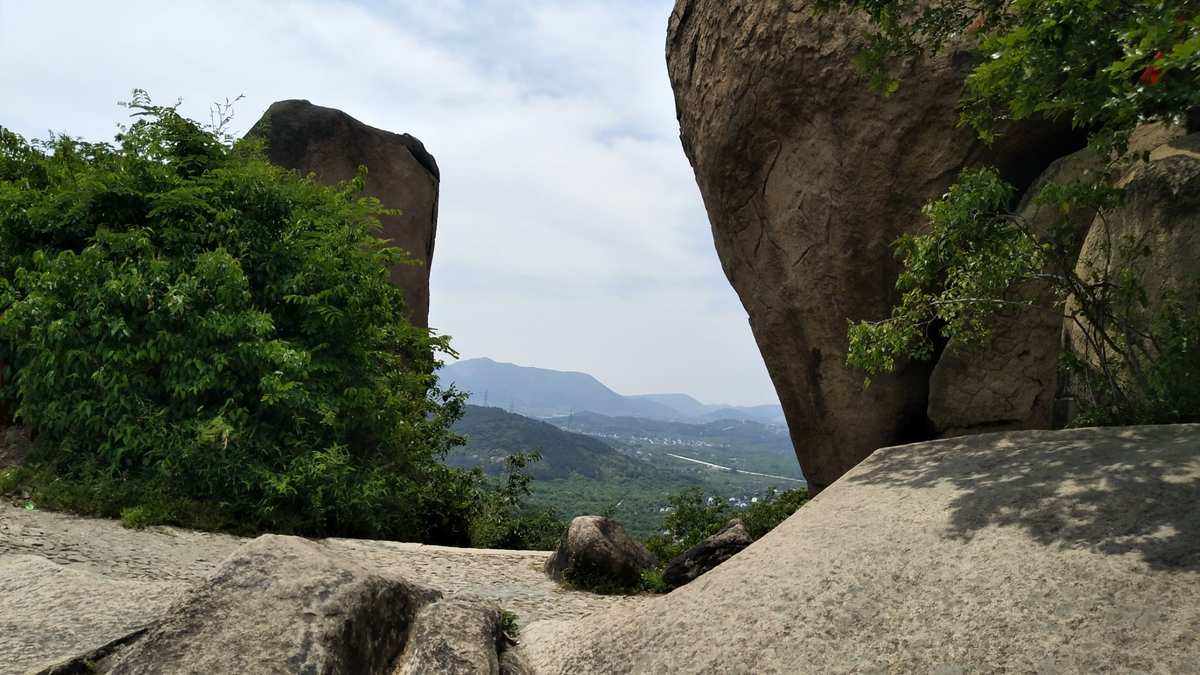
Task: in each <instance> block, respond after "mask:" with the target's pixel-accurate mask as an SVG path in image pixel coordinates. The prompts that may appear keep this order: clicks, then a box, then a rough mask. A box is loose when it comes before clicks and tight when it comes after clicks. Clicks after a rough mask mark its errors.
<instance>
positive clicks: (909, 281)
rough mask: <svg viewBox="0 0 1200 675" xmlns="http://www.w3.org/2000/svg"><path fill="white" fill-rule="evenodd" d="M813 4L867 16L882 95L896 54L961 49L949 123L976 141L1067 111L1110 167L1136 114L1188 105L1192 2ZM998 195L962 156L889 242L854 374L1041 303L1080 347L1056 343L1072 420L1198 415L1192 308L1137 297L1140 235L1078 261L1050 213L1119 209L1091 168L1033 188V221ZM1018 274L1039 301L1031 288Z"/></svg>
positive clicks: (1158, 117) (891, 0)
mask: <svg viewBox="0 0 1200 675" xmlns="http://www.w3.org/2000/svg"><path fill="white" fill-rule="evenodd" d="M825 4H826V5H827V6H836V5H846V6H850V7H855V8H858V9H861V10H864V11H865V12H866V13H867V15H869V17H870V18H871V28H870V29H869V30H868V32H867V34H866V35H865V36H864V41H863V42H864V43H863V50H862V52H861V54H860V57H859V60H858V65H859V66H860V67H861V68H862V69H863V72H864V73H866V74H868V75H869V76H870V78H871V80H872V82H873V83H874V84H875V85H876V86H877V87H879V88H880V89H882V90H883V91H884V93H885V94H886V93H888V92H890V91H894V90H895V88H896V87H898V86H902V85H903V83H902V82H901V81H900V80H899V79H897V76H896V74H897V73H899V72H901V71H900V67H901V64H903V63H904V62H905V59H904V58H900V57H907V56H912V55H922V54H930V53H937V52H939V51H943V50H946V49H962V48H968V49H973V50H974V54H975V60H974V62H973V64H972V67H971V70H970V72H969V74H968V75H967V78H966V87H965V90H964V94H963V99H962V101H961V110H962V118H961V119H962V123H963V124H965V125H968V126H970V127H972V128H973V129H974V130H975V131H977V132H978V134H979V136H980V137H981V138H982V139H984V140H985V141H989V142H990V141H991V140H993V139H994V138H995V137H996V135H997V134H998V133H1003V130H1004V126H1005V125H1007V124H1009V123H1011V122H1013V121H1020V120H1027V119H1032V118H1042V119H1050V120H1058V121H1066V122H1070V124H1071V125H1072V126H1073V127H1074V128H1076V129H1081V130H1084V131H1086V132H1088V133H1089V134H1090V145H1091V147H1092V148H1093V149H1094V150H1095V151H1097V152H1098V153H1099V156H1101V157H1105V158H1108V159H1109V160H1110V162H1111V163H1112V164H1113V165H1117V164H1118V163H1121V164H1127V163H1128V161H1129V160H1142V159H1145V157H1128V156H1126V153H1127V148H1128V140H1129V136H1130V134H1131V133H1132V131H1133V130H1134V129H1135V128H1136V127H1137V126H1138V125H1139V124H1144V123H1148V122H1163V123H1166V124H1168V125H1181V124H1184V123H1185V122H1191V123H1193V124H1194V123H1195V120H1194V119H1192V120H1189V119H1188V118H1189V117H1194V109H1195V108H1196V106H1198V105H1200V86H1198V85H1200V79H1198V77H1200V13H1198V12H1197V11H1196V10H1197V7H1196V4H1195V3H1194V2H1191V1H1190V0H1167V1H1162V0H1152V1H1151V0H1135V1H1134V2H1124V1H1119V2H1118V1H1116V0H987V1H986V2H983V3H979V2H965V1H963V0H946V1H942V2H936V3H932V4H930V3H925V2H917V1H916V0H843V1H833V0H831V1H830V2H827V3H825ZM1013 197H1014V191H1013V189H1012V187H1011V186H1009V185H1007V184H1005V183H1004V181H1002V180H1001V179H1000V178H999V176H998V175H997V174H996V173H995V172H994V171H991V170H971V171H965V172H963V173H962V174H961V175H960V176H959V179H958V182H957V183H956V184H955V185H954V186H952V187H951V188H950V190H949V192H948V193H947V194H946V195H945V196H943V197H942V198H941V199H940V200H937V201H935V202H933V203H931V204H930V205H929V206H927V207H926V209H925V214H926V216H927V217H928V220H929V229H928V231H927V232H925V233H922V234H920V235H916V236H905V237H902V238H901V239H900V240H899V241H897V242H896V251H897V255H898V257H899V258H900V259H901V261H902V262H903V265H904V271H903V272H902V274H901V276H900V278H899V280H898V282H897V290H898V291H899V292H900V294H901V298H900V302H899V303H898V304H897V305H896V307H895V308H894V309H893V312H892V316H891V317H890V318H889V319H887V320H884V321H878V322H860V323H858V324H854V325H851V327H850V330H849V354H848V358H847V361H848V363H849V364H851V365H853V366H857V367H859V368H862V369H863V370H865V371H866V373H867V375H868V377H869V376H870V375H873V374H877V373H881V372H888V371H892V370H894V369H895V368H896V367H897V366H898V364H899V363H900V362H901V361H902V360H905V359H910V358H911V359H918V360H927V359H929V358H931V357H932V355H933V353H934V351H935V345H936V344H937V343H938V341H940V340H944V339H948V338H954V339H955V340H956V344H957V345H958V346H959V348H970V347H972V346H978V345H980V344H982V343H984V341H986V339H987V338H988V336H989V325H990V324H991V321H992V320H993V319H994V318H995V317H996V316H998V315H1003V314H1004V313H1006V312H1010V311H1012V310H1016V309H1021V308H1024V307H1030V306H1035V305H1036V306H1038V307H1049V308H1051V310H1052V311H1060V312H1062V313H1063V314H1064V317H1065V318H1066V320H1067V321H1068V322H1071V323H1073V324H1074V325H1075V326H1076V327H1077V328H1078V333H1079V334H1080V335H1082V342H1083V343H1084V344H1082V345H1074V346H1073V349H1074V350H1076V351H1075V352H1073V353H1068V354H1065V355H1064V357H1063V367H1064V370H1065V372H1066V373H1067V374H1069V376H1070V377H1071V379H1072V382H1073V385H1072V386H1073V389H1075V390H1076V391H1077V392H1080V393H1081V394H1082V396H1081V398H1080V399H1079V402H1080V403H1081V404H1082V405H1081V410H1080V412H1079V414H1078V416H1077V418H1076V419H1075V420H1074V423H1076V424H1132V423H1149V422H1178V421H1187V420H1192V419H1200V394H1198V393H1197V391H1196V390H1197V385H1196V384H1194V382H1195V379H1196V376H1195V373H1197V372H1198V371H1200V353H1198V347H1197V342H1200V324H1198V323H1197V321H1196V319H1195V317H1194V316H1193V315H1192V314H1190V313H1189V311H1188V310H1187V307H1194V306H1195V305H1194V304H1190V303H1189V302H1184V301H1183V298H1181V297H1177V296H1164V297H1157V298H1154V297H1149V296H1148V295H1147V293H1146V291H1145V289H1144V288H1143V284H1142V278H1141V274H1140V272H1139V271H1138V268H1137V265H1136V263H1137V260H1138V259H1139V258H1142V257H1144V256H1145V255H1147V254H1148V249H1146V248H1145V242H1138V241H1129V240H1127V239H1125V238H1120V237H1111V236H1104V237H1101V239H1102V240H1103V241H1104V244H1103V245H1104V246H1105V247H1108V250H1105V251H1102V252H1101V257H1103V258H1105V259H1116V260H1121V261H1123V264H1122V265H1118V266H1112V267H1110V268H1106V269H1102V270H1089V271H1088V272H1087V273H1084V274H1081V273H1080V272H1079V271H1078V270H1076V268H1075V263H1076V260H1075V255H1076V252H1077V251H1078V250H1079V248H1078V246H1079V243H1080V242H1078V241H1077V240H1076V236H1077V232H1076V230H1075V228H1074V227H1073V226H1072V225H1071V223H1070V222H1068V220H1067V218H1066V217H1065V214H1068V213H1070V212H1072V210H1076V211H1077V210H1078V209H1089V210H1090V211H1094V212H1095V213H1096V214H1097V225H1094V227H1101V228H1105V230H1106V231H1105V232H1104V234H1105V235H1108V232H1107V228H1108V224H1107V222H1106V221H1105V216H1106V214H1107V213H1108V212H1110V211H1111V210H1112V209H1113V208H1115V207H1117V206H1119V205H1120V203H1121V199H1122V193H1121V190H1119V189H1115V188H1112V187H1110V186H1109V185H1108V184H1107V183H1106V182H1105V175H1104V174H1103V173H1101V174H1098V175H1096V176H1094V177H1093V179H1092V180H1091V181H1090V182H1081V183H1076V184H1069V185H1049V186H1047V187H1046V188H1045V189H1044V190H1043V191H1042V192H1041V194H1039V195H1037V196H1036V198H1037V199H1039V200H1041V201H1042V202H1043V203H1046V204H1050V205H1052V206H1054V207H1055V208H1057V209H1058V210H1059V212H1060V213H1062V214H1064V217H1063V218H1062V219H1061V220H1060V222H1059V223H1057V224H1056V225H1055V226H1054V227H1052V228H1051V229H1050V231H1048V232H1035V231H1032V230H1031V229H1030V227H1029V224H1028V223H1025V222H1022V221H1021V220H1020V219H1019V218H1017V217H1016V216H1015V215H1013V214H1012V213H1011V212H1010V211H1009V209H1010V207H1011V206H1012V203H1011V202H1012V200H1013ZM1030 288H1045V289H1046V290H1047V292H1048V293H1049V297H1041V298H1031V297H1030V296H1029V295H1028V293H1026V291H1028V290H1029V289H1030ZM1198 297H1200V295H1198ZM1190 299H1191V298H1188V300H1190ZM1078 352H1081V353H1078ZM868 382H869V380H868Z"/></svg>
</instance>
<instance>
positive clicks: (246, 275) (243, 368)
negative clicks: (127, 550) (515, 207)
mask: <svg viewBox="0 0 1200 675" xmlns="http://www.w3.org/2000/svg"><path fill="white" fill-rule="evenodd" d="M129 105H130V108H131V110H132V111H133V114H134V117H135V118H136V121H134V122H133V123H132V124H131V125H130V126H129V127H128V128H126V129H125V130H124V131H123V133H122V134H120V135H119V136H118V139H117V140H118V143H117V144H116V145H109V144H94V143H85V142H82V141H78V140H74V139H71V138H68V137H65V136H60V137H57V138H53V139H50V140H49V141H45V142H36V141H35V142H32V143H29V142H26V141H24V140H23V139H21V138H20V137H18V136H16V135H15V134H12V133H11V132H7V131H4V132H2V133H0V313H2V314H0V362H2V363H3V367H4V379H3V382H4V385H3V390H2V391H0V395H2V396H3V398H4V400H5V401H6V402H8V403H9V404H10V405H11V406H12V409H13V410H14V411H15V415H16V417H17V418H18V419H19V420H20V421H21V422H23V423H24V424H26V425H28V426H29V427H30V428H31V429H32V430H33V432H34V434H35V438H36V447H35V448H34V450H33V451H32V453H31V455H30V457H29V465H30V467H31V468H30V470H29V471H28V472H27V473H26V478H27V479H28V484H29V486H30V489H31V490H32V491H33V494H34V496H35V498H38V499H41V500H43V501H44V502H48V503H57V504H58V505H60V506H64V507H68V508H79V509H82V510H87V511H90V512H95V513H100V514H104V515H117V514H121V515H122V517H123V518H124V519H125V520H126V521H127V522H130V523H131V524H138V525H141V524H146V523H150V522H176V523H182V524H188V523H194V522H196V520H197V519H198V518H199V516H198V515H197V514H207V515H206V516H205V517H206V518H207V517H212V518H213V521H214V522H217V523H220V524H223V525H225V526H228V527H231V528H234V529H239V530H244V531H257V530H274V531H285V532H297V533H303V534H314V535H315V534H341V535H357V536H374V537H387V538H395V539H408V540H424V541H441V542H461V541H465V539H466V536H467V531H466V530H467V524H466V523H467V520H468V518H469V515H470V512H471V510H472V509H473V508H474V507H475V505H476V504H477V503H478V500H479V491H480V488H479V479H478V477H477V476H473V475H471V474H467V473H464V472H461V471H456V470H452V469H448V468H446V467H444V466H442V465H441V464H440V463H439V461H438V460H439V459H440V458H441V457H442V456H443V455H444V454H445V453H446V451H447V450H448V449H449V448H451V447H452V446H454V445H455V444H456V443H457V442H458V439H457V437H456V435H455V434H454V433H452V432H451V430H450V425H451V424H452V423H453V422H454V420H455V419H457V418H458V417H459V415H460V414H461V410H462V397H461V396H460V395H459V394H458V393H456V392H454V391H440V390H438V389H437V386H436V378H435V376H434V370H435V368H436V367H437V365H438V361H437V359H438V356H439V355H440V354H445V353H449V352H450V349H449V343H448V341H447V338H445V337H438V336H433V335H431V334H430V333H429V331H427V330H424V329H420V328H417V327H414V326H412V325H411V324H410V323H409V322H408V321H407V319H406V318H405V312H404V303H403V298H402V293H401V292H400V291H399V289H397V288H396V287H395V286H393V285H392V284H390V283H389V282H388V269H389V268H390V267H391V266H393V265H395V264H399V263H401V262H403V261H404V256H403V252H401V251H399V250H397V249H394V248H389V247H387V246H385V245H384V244H383V243H382V242H381V241H380V240H378V239H377V238H375V237H374V236H373V232H374V231H375V230H376V228H377V227H378V223H377V220H376V216H377V215H378V214H380V213H382V210H381V208H380V206H379V204H378V202H377V201H376V200H373V199H367V198H360V197H358V193H359V192H360V190H361V188H362V175H361V174H360V175H359V177H358V178H357V179H356V180H354V181H351V182H349V183H346V184H343V185H340V186H338V187H336V188H329V187H323V186H320V185H318V184H316V183H314V182H312V181H310V180H307V179H304V178H301V177H299V176H297V175H295V174H294V173H291V172H288V171H284V170H282V169H279V168H277V167H274V166H272V165H271V164H269V163H268V162H267V161H266V160H265V159H264V158H263V156H262V153H261V148H259V147H257V146H255V145H254V144H253V143H248V142H239V143H236V144H232V145H231V144H227V143H225V142H223V141H222V138H221V136H220V130H206V129H204V128H202V127H200V126H199V125H197V124H196V123H194V122H192V121H190V120H187V119H185V118H183V117H182V116H180V115H179V114H178V113H177V112H176V110H175V109H174V108H172V107H163V106H156V105H153V104H152V103H151V102H150V101H149V99H148V98H147V97H146V96H145V95H144V94H142V93H140V92H137V93H135V97H134V100H133V102H132V103H131V104H129Z"/></svg>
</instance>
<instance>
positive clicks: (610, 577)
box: [546, 516, 655, 592]
mask: <svg viewBox="0 0 1200 675" xmlns="http://www.w3.org/2000/svg"><path fill="white" fill-rule="evenodd" d="M654 563H655V559H654V556H653V555H651V554H650V552H649V551H647V550H646V547H645V546H642V545H641V544H640V543H639V542H637V541H635V540H634V539H633V538H632V537H630V536H629V535H628V534H626V533H625V528H624V527H621V524H620V523H618V522H617V521H615V520H612V519H610V518H604V517H603V516H579V517H578V518H576V519H574V520H572V521H571V525H570V526H569V527H568V528H567V531H566V532H565V533H563V537H562V539H561V540H560V541H559V543H558V548H556V549H555V550H554V553H552V554H551V555H550V558H549V559H548V560H547V561H546V574H548V575H549V576H550V578H551V579H555V580H557V581H564V582H567V583H570V584H572V585H574V586H577V587H579V588H583V589H588V590H596V591H601V592H610V591H622V590H630V589H633V588H635V587H637V586H638V584H639V583H640V582H641V576H642V572H644V571H645V570H648V569H650V568H651V567H653V566H654Z"/></svg>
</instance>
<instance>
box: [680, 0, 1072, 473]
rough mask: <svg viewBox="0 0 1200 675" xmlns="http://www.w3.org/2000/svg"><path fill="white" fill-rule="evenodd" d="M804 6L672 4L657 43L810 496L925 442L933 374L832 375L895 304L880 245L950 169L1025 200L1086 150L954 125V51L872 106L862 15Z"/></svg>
mask: <svg viewBox="0 0 1200 675" xmlns="http://www.w3.org/2000/svg"><path fill="white" fill-rule="evenodd" d="M817 4H818V3H817V2H815V0H760V1H756V2H741V1H730V0H677V2H676V5H675V9H674V12H673V13H672V15H671V19H670V25H669V29H668V36H667V65H668V71H669V74H670V78H671V84H672V86H673V88H674V91H675V103H676V110H677V113H678V116H679V123H680V129H681V139H682V142H683V147H684V151H685V152H686V153H687V156H688V158H689V160H690V161H691V163H692V167H693V169H694V170H695V174H696V181H697V183H698V184H699V187H700V192H701V194H702V196H703V197H704V204H705V207H706V208H707V211H708V215H709V220H710V221H711V224H712V230H713V238H714V240H715V242H716V246H717V252H718V254H719V255H720V258H721V264H722V266H723V267H724V270H725V274H726V276H727V277H728V278H729V280H730V282H731V283H732V285H733V287H734V289H735V290H736V291H737V293H738V295H739V296H740V298H741V301H742V304H743V305H744V306H745V308H746V312H747V314H748V315H749V318H750V326H751V328H752V330H753V332H754V336H755V339H756V340H757V342H758V345H759V349H760V350H761V351H762V354H763V358H764V360H765V362H766V366H767V369H768V371H769V372H770V374H771V379H772V380H773V382H774V384H775V389H776V392H777V393H778V394H779V398H780V401H781V403H782V404H783V407H784V411H785V413H786V415H787V420H788V425H789V427H790V429H791V434H792V440H793V442H794V445H795V448H796V454H797V456H798V458H799V459H800V464H801V466H802V468H803V470H804V474H805V476H806V477H807V478H808V479H809V483H810V485H811V487H812V488H813V489H814V490H820V489H821V488H823V487H824V486H826V485H829V484H830V483H831V482H833V481H834V480H835V479H836V478H837V477H838V476H840V475H841V474H842V473H844V472H845V471H846V470H848V469H849V468H850V467H852V466H854V465H855V464H856V463H858V462H859V461H860V460H861V459H862V458H864V457H866V456H867V455H868V454H869V453H870V452H871V451H872V450H874V449H875V448H877V447H880V446H882V445H889V444H892V443H894V442H898V441H903V440H919V439H920V438H924V437H928V436H929V435H930V433H931V430H930V429H929V423H928V420H927V417H926V404H927V392H928V386H929V385H928V378H929V373H930V368H931V367H930V366H929V365H926V364H913V365H910V366H908V367H906V368H904V369H902V370H901V371H900V372H898V373H897V374H895V375H892V376H888V377H880V378H876V379H875V380H874V381H873V383H872V385H871V387H870V388H867V389H864V388H863V374H862V373H861V372H859V371H855V370H852V369H850V368H848V367H847V366H846V364H845V360H846V345H847V338H846V332H847V322H848V320H862V319H870V320H876V319H881V318H884V317H885V316H887V315H888V313H889V311H890V308H891V306H892V304H893V303H894V301H895V300H897V299H898V298H897V294H896V291H895V288H894V285H895V281H896V277H897V274H898V271H899V268H898V264H897V262H896V261H895V259H894V258H893V254H892V248H891V245H892V242H893V241H894V240H895V239H896V238H897V237H898V236H899V235H900V234H903V233H907V232H915V231H917V230H918V229H920V228H921V227H922V226H923V225H924V219H923V217H922V216H921V214H920V208H921V206H922V205H923V204H924V203H926V202H927V201H929V200H930V199H931V198H935V197H937V196H939V195H940V194H942V193H943V192H944V190H945V189H946V187H947V186H948V185H949V184H950V182H951V181H953V180H954V179H955V177H956V176H957V174H958V172H959V170H960V169H962V168H963V167H965V166H968V165H970V164H973V163H976V162H987V163H992V164H995V165H997V166H998V167H999V169H1000V170H1001V173H1002V174H1003V175H1004V176H1006V177H1008V178H1010V179H1012V180H1013V181H1014V182H1015V183H1016V184H1017V185H1018V186H1019V187H1024V186H1027V185H1029V184H1030V183H1031V182H1032V181H1033V180H1034V179H1035V178H1036V177H1037V176H1038V175H1039V174H1040V173H1041V171H1042V170H1043V169H1044V168H1045V167H1046V166H1047V165H1048V164H1049V163H1050V162H1051V161H1052V160H1053V159H1056V158H1058V157H1060V156H1063V155H1065V154H1067V153H1068V152H1070V151H1073V150H1075V149H1078V148H1079V147H1082V144H1081V143H1080V142H1079V141H1078V140H1077V139H1075V138H1073V137H1072V135H1071V134H1069V133H1068V134H1062V133H1058V132H1059V130H1056V129H1050V128H1048V127H1047V126H1046V125H1027V126H1025V127H1021V128H1019V129H1012V130H1009V132H1008V133H1006V134H1004V135H1003V136H1002V137H1001V138H1000V139H999V140H998V141H997V142H996V143H995V144H994V145H993V146H992V147H990V148H987V147H984V146H983V145H982V144H981V143H979V142H978V141H977V140H976V139H975V137H974V136H973V135H972V133H971V131H969V130H967V129H964V128H960V127H959V126H958V119H959V113H958V109H957V104H958V101H959V95H960V92H961V89H962V80H963V76H964V75H965V73H966V72H967V70H968V69H969V66H970V57H969V56H968V55H966V54H964V53H962V52H958V51H955V50H953V49H951V50H948V51H947V52H945V53H944V54H942V55H941V56H938V57H936V58H931V59H923V60H917V59H910V60H908V61H907V62H905V63H901V64H898V65H899V67H900V69H901V71H902V72H901V75H902V82H901V85H900V88H899V90H898V91H896V93H894V94H892V95H891V96H883V95H881V94H880V93H878V92H876V91H874V90H872V89H871V88H870V87H869V86H868V83H867V82H866V80H865V79H864V78H862V77H861V76H860V75H859V74H858V73H857V71H856V70H855V67H854V66H853V64H852V63H851V60H852V58H853V56H854V55H855V53H856V40H857V38H858V37H859V36H860V35H861V34H862V33H861V28H862V27H863V21H862V19H861V18H860V17H858V16H856V15H851V14H847V13H845V12H841V11H831V12H828V13H825V14H821V13H818V11H817V10H816V5H817Z"/></svg>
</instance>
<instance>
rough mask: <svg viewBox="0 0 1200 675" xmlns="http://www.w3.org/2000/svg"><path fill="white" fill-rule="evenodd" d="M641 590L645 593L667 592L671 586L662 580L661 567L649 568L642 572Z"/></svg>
mask: <svg viewBox="0 0 1200 675" xmlns="http://www.w3.org/2000/svg"><path fill="white" fill-rule="evenodd" d="M641 590H642V591H645V592H646V593H667V592H669V591H670V590H671V587H670V586H668V585H667V582H666V581H664V580H663V571H662V569H661V568H657V567H656V568H651V569H648V570H644V571H643V572H642V583H641Z"/></svg>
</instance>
